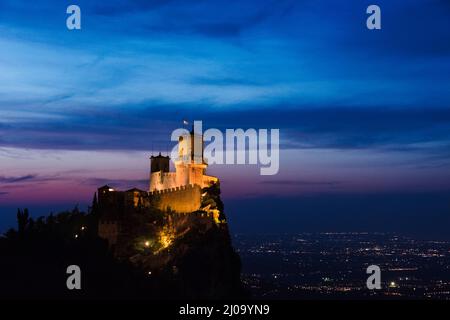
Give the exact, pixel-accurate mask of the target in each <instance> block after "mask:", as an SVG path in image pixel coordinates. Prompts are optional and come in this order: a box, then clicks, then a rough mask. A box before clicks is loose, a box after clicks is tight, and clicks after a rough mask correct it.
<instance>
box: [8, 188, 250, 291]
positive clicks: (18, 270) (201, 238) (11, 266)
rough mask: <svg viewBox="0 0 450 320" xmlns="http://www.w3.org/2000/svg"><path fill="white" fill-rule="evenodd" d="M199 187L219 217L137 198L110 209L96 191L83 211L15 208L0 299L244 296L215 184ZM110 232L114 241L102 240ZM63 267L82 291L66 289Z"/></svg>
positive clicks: (238, 260)
mask: <svg viewBox="0 0 450 320" xmlns="http://www.w3.org/2000/svg"><path fill="white" fill-rule="evenodd" d="M131 191H133V190H131ZM202 192H204V195H206V196H204V197H203V200H202V201H204V202H206V203H204V204H207V207H208V208H209V209H211V208H214V209H217V210H218V209H220V211H221V212H220V219H219V220H218V219H217V216H216V217H215V218H214V215H212V214H210V213H209V212H208V211H203V210H198V211H197V212H192V213H185V214H181V213H176V212H171V211H170V210H168V211H161V210H158V209H157V208H154V207H152V206H151V205H150V206H149V205H145V200H146V199H142V198H139V197H138V200H137V201H134V200H133V198H130V199H131V200H132V201H131V202H129V203H128V202H127V201H121V205H117V203H116V204H114V208H115V210H113V211H111V210H110V209H111V207H108V206H107V205H106V204H105V203H101V201H98V202H97V197H96V196H95V198H94V201H93V204H92V207H90V208H89V210H88V213H84V212H80V211H79V210H78V209H77V208H75V209H74V210H72V211H70V212H62V213H59V214H57V215H53V214H50V215H49V216H48V217H40V218H38V219H32V218H30V216H29V214H28V211H27V210H26V209H25V210H23V211H21V210H19V211H18V214H17V218H18V229H17V230H12V229H11V230H9V231H8V232H7V233H6V234H5V235H4V236H3V237H1V238H0V283H1V284H2V285H1V286H0V297H1V298H38V299H46V298H63V299H72V298H75V299H92V298H100V299H102V298H105V299H109V298H121V299H123V298H126V299H127V298H131V299H186V298H192V299H223V298H234V299H236V298H241V297H245V296H246V294H245V292H244V290H243V288H242V285H241V280H240V270H241V263H240V258H239V256H238V254H237V253H236V252H235V251H234V249H233V247H232V245H231V240H230V236H229V231H228V225H227V223H226V221H225V215H224V214H223V204H222V203H221V201H220V196H219V194H220V189H219V186H218V185H217V186H212V187H209V188H205V189H204V190H202ZM125 196H126V194H125ZM124 199H125V200H126V197H125V198H124ZM122 200H123V199H122ZM101 225H103V229H102V230H103V233H104V234H103V236H102V237H100V236H99V226H101ZM105 226H106V228H105ZM108 226H109V229H108ZM111 226H112V227H111ZM111 230H112V231H111ZM105 232H106V237H105ZM108 232H109V234H108ZM111 234H113V235H114V239H115V242H114V243H111V241H110V240H107V239H105V238H108V235H109V236H111ZM70 265H77V266H79V267H80V269H81V279H82V281H81V290H69V289H68V288H67V286H66V281H67V278H68V277H69V276H70V275H69V274H67V273H66V270H67V267H68V266H70Z"/></svg>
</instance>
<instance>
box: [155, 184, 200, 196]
mask: <svg viewBox="0 0 450 320" xmlns="http://www.w3.org/2000/svg"><path fill="white" fill-rule="evenodd" d="M195 187H196V185H195V184H188V185H185V186H179V187H174V188H168V189H163V190H155V191H150V192H149V193H148V194H149V195H150V196H152V195H158V194H167V193H173V192H179V191H185V190H190V189H194V188H195ZM197 187H200V186H197Z"/></svg>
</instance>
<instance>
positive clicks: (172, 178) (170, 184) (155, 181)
mask: <svg viewBox="0 0 450 320" xmlns="http://www.w3.org/2000/svg"><path fill="white" fill-rule="evenodd" d="M178 185H179V184H177V181H176V173H175V172H162V171H158V172H153V173H152V174H151V175H150V189H149V191H155V190H163V189H171V188H175V187H176V186H178Z"/></svg>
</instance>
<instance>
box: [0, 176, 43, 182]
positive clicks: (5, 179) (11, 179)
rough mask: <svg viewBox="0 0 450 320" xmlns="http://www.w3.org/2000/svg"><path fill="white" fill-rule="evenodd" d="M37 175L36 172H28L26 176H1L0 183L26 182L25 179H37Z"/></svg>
mask: <svg viewBox="0 0 450 320" xmlns="http://www.w3.org/2000/svg"><path fill="white" fill-rule="evenodd" d="M36 177H37V175H34V174H28V175H25V176H18V177H5V176H0V183H17V182H24V181H30V180H34V179H36Z"/></svg>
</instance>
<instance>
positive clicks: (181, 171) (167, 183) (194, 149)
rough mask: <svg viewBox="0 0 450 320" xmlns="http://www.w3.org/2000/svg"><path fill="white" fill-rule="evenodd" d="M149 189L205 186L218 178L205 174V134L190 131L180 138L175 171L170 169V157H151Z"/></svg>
mask: <svg viewBox="0 0 450 320" xmlns="http://www.w3.org/2000/svg"><path fill="white" fill-rule="evenodd" d="M150 159H151V170H150V171H151V172H150V188H149V191H150V192H152V191H159V190H166V189H171V188H176V187H183V186H188V185H198V186H200V188H204V187H206V186H208V185H210V184H211V183H213V182H217V181H218V179H217V178H216V177H213V176H207V175H205V172H206V168H207V167H208V165H207V163H206V162H205V160H204V158H203V136H202V135H199V134H194V132H193V131H192V132H190V133H188V134H184V135H182V136H180V137H179V139H178V154H177V157H176V158H175V159H173V160H174V163H175V172H170V171H169V160H170V158H169V157H164V156H161V155H159V156H157V157H151V158H150Z"/></svg>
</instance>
